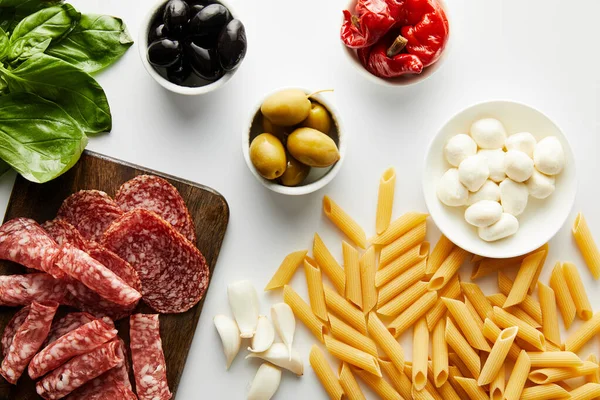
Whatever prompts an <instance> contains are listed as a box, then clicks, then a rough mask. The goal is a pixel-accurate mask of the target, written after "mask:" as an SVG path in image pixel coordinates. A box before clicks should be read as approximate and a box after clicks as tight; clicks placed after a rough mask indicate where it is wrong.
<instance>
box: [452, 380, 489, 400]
mask: <svg viewBox="0 0 600 400" xmlns="http://www.w3.org/2000/svg"><path fill="white" fill-rule="evenodd" d="M456 382H458V384H459V385H460V386H461V387H462V388H463V390H464V391H465V392H466V393H467V395H468V396H469V399H471V400H489V397H488V395H487V393H486V392H485V390H483V389H482V388H481V387H479V385H478V384H477V381H476V380H475V379H471V378H463V377H457V378H456Z"/></svg>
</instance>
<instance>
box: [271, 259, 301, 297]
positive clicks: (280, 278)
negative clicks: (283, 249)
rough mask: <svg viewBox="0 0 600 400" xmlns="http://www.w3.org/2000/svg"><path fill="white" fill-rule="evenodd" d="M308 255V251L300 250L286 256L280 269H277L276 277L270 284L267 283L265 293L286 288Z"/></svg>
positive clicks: (274, 276)
mask: <svg viewBox="0 0 600 400" xmlns="http://www.w3.org/2000/svg"><path fill="white" fill-rule="evenodd" d="M307 253H308V250H300V251H295V252H293V253H290V254H288V255H287V256H285V258H284V259H283V261H282V262H281V265H280V266H279V268H277V271H276V272H275V275H273V277H272V278H271V280H270V281H269V283H267V286H266V287H265V292H266V291H268V290H273V289H277V288H281V287H284V286H285V285H287V284H288V283H290V280H292V276H294V272H296V269H298V267H299V266H300V265H301V264H302V261H303V260H304V257H306V254H307Z"/></svg>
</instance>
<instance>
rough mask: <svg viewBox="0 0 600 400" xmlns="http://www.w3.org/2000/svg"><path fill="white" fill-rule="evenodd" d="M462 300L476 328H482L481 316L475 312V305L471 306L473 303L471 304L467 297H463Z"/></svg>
mask: <svg viewBox="0 0 600 400" xmlns="http://www.w3.org/2000/svg"><path fill="white" fill-rule="evenodd" d="M464 300H465V306H467V310H469V313H470V314H471V317H472V318H473V320H474V321H475V324H476V325H477V328H478V329H479V330H480V331H481V330H482V329H483V320H482V319H481V317H480V316H479V314H478V313H477V310H475V307H473V304H471V302H470V301H469V299H467V298H465V299H464Z"/></svg>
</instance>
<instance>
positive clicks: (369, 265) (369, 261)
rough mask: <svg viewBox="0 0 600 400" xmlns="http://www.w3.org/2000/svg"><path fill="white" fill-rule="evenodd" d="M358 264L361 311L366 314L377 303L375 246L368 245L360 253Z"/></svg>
mask: <svg viewBox="0 0 600 400" xmlns="http://www.w3.org/2000/svg"><path fill="white" fill-rule="evenodd" d="M359 264H360V284H361V290H362V297H363V300H362V303H363V313H364V314H365V315H366V314H368V313H369V312H370V311H371V310H372V309H374V308H375V306H376V305H377V289H376V288H375V274H376V273H377V266H376V265H375V248H374V247H373V246H371V247H369V248H368V249H367V251H365V253H364V254H363V255H362V257H361V258H360V261H359Z"/></svg>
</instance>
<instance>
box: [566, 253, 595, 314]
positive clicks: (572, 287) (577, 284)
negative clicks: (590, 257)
mask: <svg viewBox="0 0 600 400" xmlns="http://www.w3.org/2000/svg"><path fill="white" fill-rule="evenodd" d="M562 269H563V275H564V277H565V281H566V282H567V287H568V288H569V293H571V298H572V299H573V303H575V310H576V312H577V316H578V317H579V318H581V319H582V320H584V321H587V320H589V319H590V318H592V315H594V313H593V311H592V305H591V304H590V300H589V299H588V295H587V293H586V292H585V286H583V281H582V280H581V277H580V276H579V272H578V271H577V267H576V266H575V264H572V263H564V264H563V265H562Z"/></svg>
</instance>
